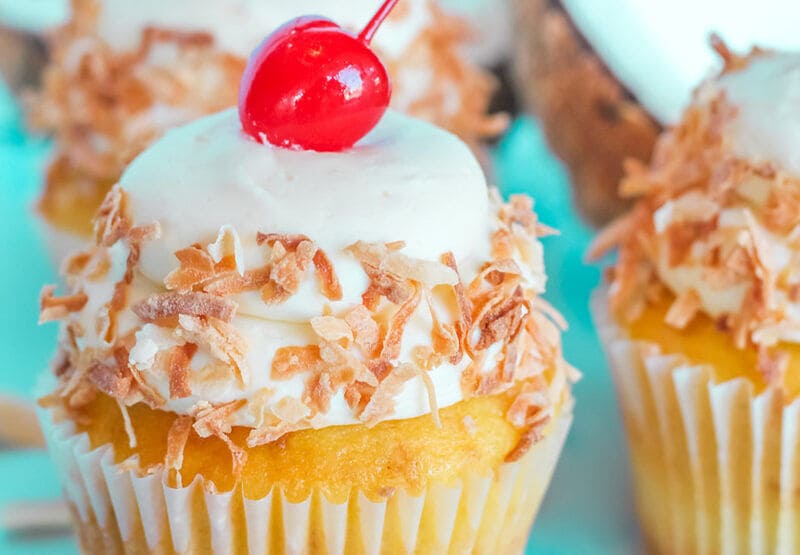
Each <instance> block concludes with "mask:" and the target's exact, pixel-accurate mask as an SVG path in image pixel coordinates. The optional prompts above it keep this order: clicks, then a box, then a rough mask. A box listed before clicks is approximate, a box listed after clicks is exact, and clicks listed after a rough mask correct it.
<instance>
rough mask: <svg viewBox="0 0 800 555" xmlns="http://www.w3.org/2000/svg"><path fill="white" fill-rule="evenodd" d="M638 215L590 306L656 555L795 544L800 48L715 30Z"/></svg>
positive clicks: (631, 216)
mask: <svg viewBox="0 0 800 555" xmlns="http://www.w3.org/2000/svg"><path fill="white" fill-rule="evenodd" d="M718 50H719V51H720V53H721V54H722V56H723V59H724V69H723V71H722V72H721V73H720V74H719V75H718V76H716V77H714V78H710V79H708V80H707V81H705V82H704V83H702V84H701V85H700V86H699V87H698V88H697V89H696V91H695V93H694V96H693V100H692V102H691V104H690V105H689V107H688V108H687V109H686V110H685V112H684V113H683V116H682V118H681V120H680V122H679V123H678V124H677V125H676V126H675V127H674V128H673V129H671V130H669V131H668V132H666V133H664V134H663V135H662V136H661V138H660V139H659V141H658V144H657V146H656V150H655V154H654V157H653V161H652V163H651V164H650V166H649V167H645V166H641V167H632V168H631V170H630V172H629V173H628V175H627V176H626V177H625V179H624V180H623V181H622V184H621V190H622V191H623V192H624V193H626V194H628V195H632V196H636V197H638V200H637V202H636V205H635V207H634V208H633V209H632V211H631V212H630V213H628V214H627V215H626V216H624V217H622V218H621V219H619V220H617V221H616V222H615V223H613V224H611V225H610V226H609V227H608V228H606V230H605V231H604V232H603V233H601V235H600V236H599V237H598V238H597V240H596V242H595V245H594V252H593V254H595V255H598V254H600V253H602V252H604V251H606V250H608V249H611V248H614V247H617V248H618V260H617V262H616V264H615V265H614V266H613V267H612V268H611V269H610V272H609V278H610V279H609V284H608V286H607V287H604V288H602V289H601V290H600V291H599V292H598V293H597V295H596V298H595V299H594V312H595V315H596V320H597V323H598V328H599V331H600V335H601V337H602V339H603V342H604V344H605V348H606V350H607V353H608V356H609V358H610V362H611V367H612V370H613V373H614V377H615V381H616V384H617V392H618V397H619V403H620V406H621V411H622V416H623V420H624V424H625V428H626V431H627V436H628V440H629V445H630V454H631V459H632V466H633V478H634V484H635V490H636V501H637V505H638V512H639V517H640V520H641V524H642V527H643V529H644V533H645V537H646V538H647V540H648V542H649V543H650V545H651V546H652V547H653V549H654V551H655V552H658V553H794V552H797V551H798V550H800V538H798V535H797V533H796V518H795V517H796V510H797V509H796V507H795V505H796V501H795V498H796V495H795V492H796V488H797V483H798V481H800V470H798V469H800V464H798V460H797V459H796V458H795V457H796V456H797V453H798V449H799V448H800V435H798V426H797V418H798V410H799V409H798V407H799V406H800V405H798V401H797V397H798V394H800V380H799V379H798V376H800V373H799V372H798V360H800V359H798V358H797V356H798V353H799V352H800V351H799V350H798V347H797V343H798V341H800V335H799V334H798V329H800V311H798V306H799V305H798V300H799V299H800V296H798V292H799V291H800V274H798V272H797V268H798V261H799V260H800V248H799V247H798V242H797V237H798V233H800V210H798V206H800V204H798V190H800V189H799V188H798V187H799V186H800V177H799V176H800V163H799V162H798V158H797V156H796V153H795V151H794V144H795V142H796V137H797V136H798V133H800V111H798V109H797V99H796V91H797V90H798V86H800V56H798V55H797V54H787V53H774V52H761V51H754V52H753V53H752V54H751V55H749V56H746V57H739V56H736V55H733V54H731V53H730V52H729V51H728V50H727V49H726V48H725V47H724V45H721V44H718Z"/></svg>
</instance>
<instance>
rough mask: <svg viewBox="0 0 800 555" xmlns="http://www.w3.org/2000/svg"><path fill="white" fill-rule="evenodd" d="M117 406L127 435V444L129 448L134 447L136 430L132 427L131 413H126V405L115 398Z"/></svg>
mask: <svg viewBox="0 0 800 555" xmlns="http://www.w3.org/2000/svg"><path fill="white" fill-rule="evenodd" d="M117 406H118V407H119V412H120V413H121V414H122V422H123V423H124V425H125V433H126V434H127V435H128V446H129V447H130V448H131V449H136V446H137V445H138V442H137V441H136V430H134V428H133V422H131V415H130V414H128V407H126V406H125V403H123V402H122V401H121V400H119V399H117Z"/></svg>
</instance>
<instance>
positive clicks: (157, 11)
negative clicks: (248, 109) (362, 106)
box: [98, 0, 430, 58]
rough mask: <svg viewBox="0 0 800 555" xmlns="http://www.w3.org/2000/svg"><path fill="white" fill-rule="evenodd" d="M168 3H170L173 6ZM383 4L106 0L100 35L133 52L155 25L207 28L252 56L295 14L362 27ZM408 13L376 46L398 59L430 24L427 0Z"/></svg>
mask: <svg viewBox="0 0 800 555" xmlns="http://www.w3.org/2000/svg"><path fill="white" fill-rule="evenodd" d="M167 6H168V7H167ZM378 6H379V3H378V2H375V0H348V1H339V0H337V1H328V2H320V1H319V0H289V1H287V0H283V1H280V0H278V1H276V0H224V1H223V0H166V2H165V1H164V0H104V1H103V2H102V10H101V12H100V20H99V27H98V33H99V35H100V37H101V38H102V39H103V40H105V41H106V42H107V43H108V44H109V45H111V46H112V48H114V49H116V50H130V49H133V48H136V47H137V46H138V44H139V40H140V37H141V32H142V29H144V28H145V27H147V26H149V25H153V26H157V27H163V28H167V29H175V30H180V31H207V32H211V33H213V35H214V38H215V39H216V41H217V43H218V44H219V46H220V48H221V49H222V50H224V51H227V52H231V53H233V54H236V55H239V56H242V57H247V56H249V55H250V52H252V51H253V49H254V48H255V47H256V46H258V45H259V44H260V43H261V41H262V40H264V37H266V36H267V35H268V34H269V33H270V32H272V31H273V30H274V29H275V28H277V27H278V26H280V25H282V24H283V23H285V22H287V21H289V20H290V19H292V18H295V17H298V16H301V15H308V14H317V15H322V16H325V17H328V18H330V19H332V20H334V21H336V22H337V23H339V24H340V25H342V26H343V27H345V28H347V29H350V30H353V31H356V30H360V29H361V28H363V27H364V25H366V23H367V22H368V21H369V19H370V18H371V17H372V15H373V14H374V13H375V11H376V10H377V8H378ZM401 8H402V11H403V12H407V15H405V16H404V17H395V18H390V19H389V20H388V21H387V22H386V23H385V24H384V25H383V26H381V28H380V30H379V31H378V33H377V34H376V35H375V40H374V44H375V45H376V46H377V47H378V48H379V49H380V50H381V51H382V52H384V54H385V55H387V56H389V57H391V58H396V57H398V56H400V55H401V54H402V53H403V52H404V51H405V49H406V48H407V47H408V45H409V44H410V43H411V42H412V41H413V40H414V39H415V38H416V37H417V36H418V35H419V33H420V31H421V30H422V29H423V28H425V26H427V24H428V22H429V20H430V12H429V10H428V7H427V0H403V5H402V6H399V7H398V11H400V9H401Z"/></svg>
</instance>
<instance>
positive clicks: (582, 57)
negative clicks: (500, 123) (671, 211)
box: [513, 0, 800, 225]
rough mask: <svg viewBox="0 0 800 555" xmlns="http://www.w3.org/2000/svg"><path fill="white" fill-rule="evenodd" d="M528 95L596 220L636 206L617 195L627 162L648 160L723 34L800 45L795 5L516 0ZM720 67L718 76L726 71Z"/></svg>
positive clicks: (735, 41) (520, 75) (520, 81)
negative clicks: (712, 43)
mask: <svg viewBox="0 0 800 555" xmlns="http://www.w3.org/2000/svg"><path fill="white" fill-rule="evenodd" d="M513 5H514V7H515V18H514V21H515V23H516V29H515V33H514V34H515V37H517V40H516V50H517V56H516V70H517V71H516V74H517V85H518V90H519V94H520V96H521V97H522V98H524V99H525V100H526V106H527V107H528V108H529V109H532V110H533V111H534V113H535V114H536V115H537V116H539V117H540V118H541V123H542V127H543V130H544V132H545V135H546V136H547V139H548V141H549V143H550V145H551V147H552V148H553V150H554V152H555V153H556V154H557V155H558V156H559V157H560V158H561V159H562V160H563V161H564V163H565V164H566V166H567V169H568V170H569V173H570V177H571V178H572V180H573V185H574V192H575V197H576V199H575V200H576V202H577V204H578V206H579V207H580V208H581V211H582V212H583V214H584V215H585V216H587V218H588V219H589V220H590V221H591V222H592V223H594V224H596V225H599V224H601V223H603V222H608V221H609V219H611V218H612V217H613V216H615V215H619V214H620V213H621V212H622V211H624V210H626V209H627V208H629V205H626V204H625V203H624V202H622V200H621V199H620V198H619V197H618V196H617V195H616V194H615V192H616V186H617V185H618V184H619V181H620V179H621V178H622V176H623V174H624V168H623V165H624V161H625V159H626V158H633V159H635V160H639V161H647V160H649V158H650V153H651V152H652V149H653V145H654V143H655V140H656V138H657V136H658V134H659V132H660V130H661V128H662V127H666V126H670V125H673V124H675V123H676V122H677V121H678V120H679V118H680V115H681V112H682V110H683V107H684V106H686V104H687V103H688V102H689V100H690V98H691V92H692V90H693V88H694V87H695V85H696V84H697V83H698V81H700V80H701V79H704V78H705V77H707V76H708V75H709V68H711V67H712V64H715V62H716V60H715V59H714V56H713V54H712V52H711V51H710V49H709V48H708V37H709V35H711V34H712V33H718V34H719V35H720V36H723V37H725V40H726V41H728V43H729V44H730V45H731V47H732V48H735V49H737V50H739V51H742V52H746V51H748V50H749V49H750V48H752V47H753V45H756V44H758V45H762V46H765V47H769V48H772V49H780V50H795V49H797V48H800V40H798V34H797V32H796V30H795V28H794V26H793V25H792V24H791V22H792V21H795V20H796V19H797V17H798V16H799V15H800V6H799V5H798V4H796V3H786V2H765V3H763V4H761V5H760V6H759V9H758V10H754V9H752V5H750V4H748V3H746V2H729V1H727V0H704V1H703V2H699V3H698V2H694V1H692V0H674V1H672V2H618V3H614V4H613V6H603V7H599V6H598V4H597V2H596V1H594V0H551V1H546V0H513ZM718 69H719V68H718V67H715V70H714V71H715V72H716V71H718Z"/></svg>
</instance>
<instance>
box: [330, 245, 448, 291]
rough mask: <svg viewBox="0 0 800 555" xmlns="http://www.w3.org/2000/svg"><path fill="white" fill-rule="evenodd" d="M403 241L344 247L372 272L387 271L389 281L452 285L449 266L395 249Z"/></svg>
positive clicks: (381, 272)
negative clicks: (390, 279) (411, 256)
mask: <svg viewBox="0 0 800 555" xmlns="http://www.w3.org/2000/svg"><path fill="white" fill-rule="evenodd" d="M404 246H405V244H404V243H402V242H397V243H395V244H383V243H365V242H363V241H358V242H356V243H354V244H352V245H350V246H349V247H347V248H346V249H345V250H346V251H347V252H349V253H351V254H352V255H353V256H355V257H356V259H358V261H359V262H361V264H362V265H365V266H369V267H370V268H371V269H373V270H374V271H375V272H377V273H380V274H388V275H389V276H391V278H392V279H393V281H408V280H411V281H415V282H417V283H419V284H422V285H425V286H427V287H435V286H436V285H443V284H444V285H455V284H456V283H457V281H458V276H457V275H456V273H455V271H453V269H452V268H449V267H448V266H447V265H445V264H442V263H439V262H431V261H429V260H418V259H414V258H410V257H408V256H406V255H405V254H403V253H402V252H400V251H399V249H400V248H402V247H404Z"/></svg>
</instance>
